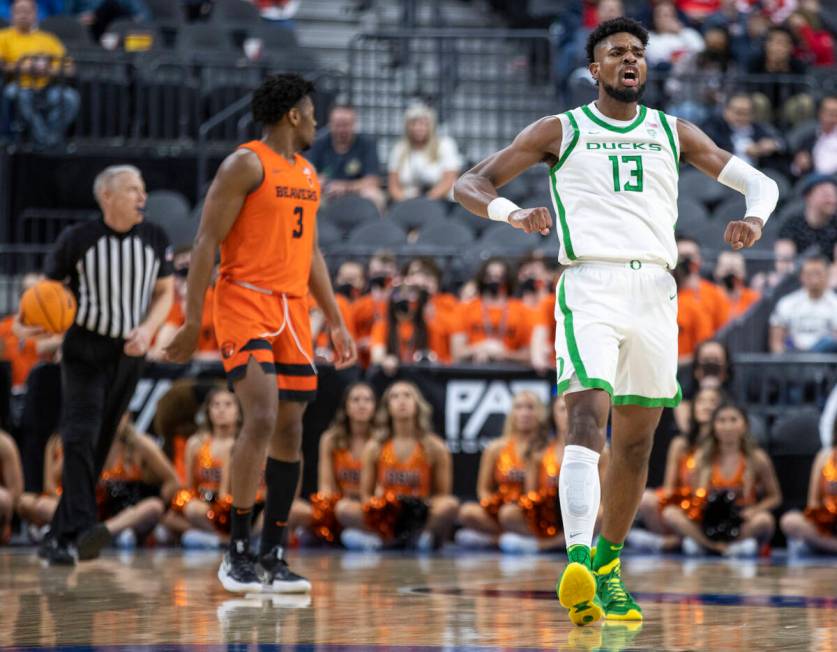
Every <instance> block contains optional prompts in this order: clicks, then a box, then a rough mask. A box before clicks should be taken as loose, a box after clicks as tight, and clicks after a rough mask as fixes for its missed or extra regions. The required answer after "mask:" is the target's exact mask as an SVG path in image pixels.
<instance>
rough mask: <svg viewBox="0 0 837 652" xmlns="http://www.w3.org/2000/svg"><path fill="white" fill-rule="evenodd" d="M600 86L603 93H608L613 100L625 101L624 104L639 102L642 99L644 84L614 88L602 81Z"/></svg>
mask: <svg viewBox="0 0 837 652" xmlns="http://www.w3.org/2000/svg"><path fill="white" fill-rule="evenodd" d="M602 87H603V88H604V91H605V93H607V94H608V95H610V96H611V97H612V98H613V99H614V100H616V101H618V102H625V103H626V104H627V103H631V102H639V101H640V100H641V99H642V95H643V93H645V84H641V85H639V86H636V87H635V88H616V86H611V85H610V84H606V83H605V82H602Z"/></svg>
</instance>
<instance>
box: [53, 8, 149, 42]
mask: <svg viewBox="0 0 837 652" xmlns="http://www.w3.org/2000/svg"><path fill="white" fill-rule="evenodd" d="M64 13H66V14H70V15H71V16H77V17H78V19H79V21H80V22H81V24H82V25H86V26H88V27H89V28H90V33H91V35H92V36H93V38H94V40H95V41H96V42H97V43H98V41H99V39H100V38H102V34H104V33H105V31H106V30H107V28H108V25H110V24H111V23H112V22H113V21H115V20H118V19H120V18H130V19H133V20H137V21H143V22H145V21H150V20H151V19H152V15H151V11H150V10H149V8H148V5H146V4H145V2H144V0H64Z"/></svg>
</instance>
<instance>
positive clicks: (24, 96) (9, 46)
mask: <svg viewBox="0 0 837 652" xmlns="http://www.w3.org/2000/svg"><path fill="white" fill-rule="evenodd" d="M65 55H66V50H65V49H64V45H63V44H62V43H61V41H60V40H58V38H57V37H55V36H54V35H53V34H50V33H48V32H42V31H41V30H39V29H38V22H37V14H36V11H35V2H34V1H33V0H15V3H14V5H13V6H12V21H11V27H9V28H7V29H4V30H0V61H2V64H3V70H4V72H5V73H6V78H7V81H8V83H7V84H6V87H5V89H4V90H3V101H4V105H5V108H4V113H8V110H9V108H13V110H14V111H15V112H16V113H17V116H18V117H19V118H20V121H21V122H22V123H23V124H25V126H26V127H27V128H28V129H29V131H30V135H31V138H32V141H33V142H34V144H35V145H36V146H37V147H54V146H56V145H58V144H59V143H60V142H61V141H62V140H63V139H64V133H65V132H66V130H67V127H69V126H70V125H71V124H72V122H73V120H75V118H76V115H77V114H78V110H79V104H80V100H79V94H78V91H76V90H75V89H74V88H70V87H69V86H67V85H66V83H65V82H66V78H67V77H69V76H71V75H72V74H73V65H72V63H71V62H70V61H69V60H67V59H65ZM4 122H5V120H4Z"/></svg>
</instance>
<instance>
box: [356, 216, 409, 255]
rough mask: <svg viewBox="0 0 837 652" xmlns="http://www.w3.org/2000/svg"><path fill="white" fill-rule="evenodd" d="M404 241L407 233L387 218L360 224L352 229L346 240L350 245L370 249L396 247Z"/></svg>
mask: <svg viewBox="0 0 837 652" xmlns="http://www.w3.org/2000/svg"><path fill="white" fill-rule="evenodd" d="M405 242H407V234H406V233H404V230H403V229H402V228H401V227H400V226H398V225H397V224H394V223H393V222H390V221H388V220H378V221H376V222H368V223H367V224H360V225H359V226H357V227H355V228H354V229H353V230H352V232H351V234H350V235H349V240H348V244H350V245H354V246H366V247H369V248H371V249H382V248H397V247H399V246H401V245H403V244H404V243H405Z"/></svg>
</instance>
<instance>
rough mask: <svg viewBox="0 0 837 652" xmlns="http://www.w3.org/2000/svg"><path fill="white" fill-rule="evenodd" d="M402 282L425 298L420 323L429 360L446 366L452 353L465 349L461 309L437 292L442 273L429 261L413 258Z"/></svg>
mask: <svg viewBox="0 0 837 652" xmlns="http://www.w3.org/2000/svg"><path fill="white" fill-rule="evenodd" d="M404 282H405V283H406V284H407V285H410V286H412V287H416V288H418V289H419V291H420V292H422V293H424V294H426V295H427V301H426V303H425V305H424V323H425V324H427V346H428V350H429V353H430V360H432V361H434V362H439V363H441V364H450V363H451V362H452V361H453V359H454V357H455V353H454V351H460V350H461V349H462V348H463V347H464V346H465V341H466V339H465V331H464V329H463V327H462V318H461V307H460V305H459V301H458V300H457V299H456V297H455V296H454V295H452V294H449V293H447V292H442V291H441V284H442V271H441V270H440V269H439V266H438V265H437V264H436V261H435V260H433V259H432V258H415V259H413V260H411V261H410V262H409V264H408V265H407V268H406V271H405V274H404Z"/></svg>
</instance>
